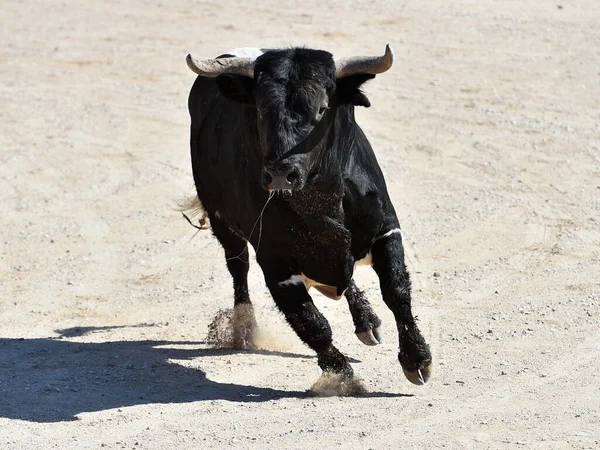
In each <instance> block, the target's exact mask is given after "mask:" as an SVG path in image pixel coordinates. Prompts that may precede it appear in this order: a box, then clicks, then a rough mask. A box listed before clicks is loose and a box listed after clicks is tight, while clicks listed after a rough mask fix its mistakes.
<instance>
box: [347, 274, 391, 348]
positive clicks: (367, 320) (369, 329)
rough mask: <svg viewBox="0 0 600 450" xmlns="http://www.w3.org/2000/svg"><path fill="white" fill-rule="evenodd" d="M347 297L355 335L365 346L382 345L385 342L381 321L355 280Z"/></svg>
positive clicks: (350, 285)
mask: <svg viewBox="0 0 600 450" xmlns="http://www.w3.org/2000/svg"><path fill="white" fill-rule="evenodd" d="M345 295H346V300H348V308H349V309H350V314H352V320H353V322H354V326H355V330H354V333H355V334H356V336H357V337H358V339H360V341H361V342H362V343H363V344H365V345H377V344H381V343H382V342H383V333H382V332H381V320H380V319H379V317H377V315H376V314H375V312H374V311H373V308H371V304H370V303H369V301H368V300H367V298H366V297H365V294H364V293H363V291H361V290H360V289H358V287H357V286H356V284H355V283H354V280H351V281H350V284H349V285H348V289H346V293H345Z"/></svg>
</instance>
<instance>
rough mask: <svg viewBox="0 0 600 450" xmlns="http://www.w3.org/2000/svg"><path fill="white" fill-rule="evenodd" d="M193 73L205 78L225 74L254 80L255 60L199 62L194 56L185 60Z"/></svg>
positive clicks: (237, 59)
mask: <svg viewBox="0 0 600 450" xmlns="http://www.w3.org/2000/svg"><path fill="white" fill-rule="evenodd" d="M185 59H186V61H187V65H188V67H189V68H190V69H191V70H192V72H194V73H196V74H198V75H200V76H203V77H209V78H214V77H217V76H219V75H223V74H231V75H244V76H246V77H250V78H254V63H255V61H256V59H255V58H240V57H231V58H217V59H205V60H203V61H198V60H197V59H195V58H194V57H193V56H192V55H187V57H186V58H185Z"/></svg>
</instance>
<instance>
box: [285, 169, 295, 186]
mask: <svg viewBox="0 0 600 450" xmlns="http://www.w3.org/2000/svg"><path fill="white" fill-rule="evenodd" d="M285 178H286V179H287V180H288V182H289V183H293V182H294V181H296V180H297V179H298V172H296V171H295V170H292V171H291V172H290V173H288V175H287V177H285Z"/></svg>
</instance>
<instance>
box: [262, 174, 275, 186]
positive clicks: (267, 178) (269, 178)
mask: <svg viewBox="0 0 600 450" xmlns="http://www.w3.org/2000/svg"><path fill="white" fill-rule="evenodd" d="M263 178H264V180H265V184H267V185H269V184H271V183H272V182H273V176H272V175H271V174H270V173H269V172H267V171H265V172H264V174H263Z"/></svg>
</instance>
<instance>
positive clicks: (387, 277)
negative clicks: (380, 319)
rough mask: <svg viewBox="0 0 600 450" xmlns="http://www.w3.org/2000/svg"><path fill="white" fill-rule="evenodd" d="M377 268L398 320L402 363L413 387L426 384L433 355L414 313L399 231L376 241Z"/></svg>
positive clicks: (375, 263) (382, 287)
mask: <svg viewBox="0 0 600 450" xmlns="http://www.w3.org/2000/svg"><path fill="white" fill-rule="evenodd" d="M371 253H372V256H373V268H374V269H375V272H377V275H378V276H379V283H380V286H381V293H382V296H383V300H384V301H385V303H386V305H387V306H388V308H390V310H391V311H392V313H393V314H394V317H395V319H396V325H397V327H398V337H399V344H400V348H399V352H398V360H399V361H400V364H401V365H402V369H403V371H404V375H405V376H406V378H408V380H409V381H410V382H411V383H414V384H419V385H420V384H424V383H425V382H426V381H427V380H428V379H429V377H430V375H431V352H430V351H429V345H427V344H426V343H425V339H424V338H423V336H422V335H421V332H420V331H419V328H418V327H417V324H416V323H415V319H414V317H413V315H412V311H411V300H410V278H409V275H408V272H407V270H406V265H405V264H404V247H403V246H402V236H401V233H400V229H399V228H395V229H393V230H391V231H390V232H388V233H385V234H383V235H381V236H379V237H378V238H376V240H375V242H374V243H373V246H372V248H371Z"/></svg>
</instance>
